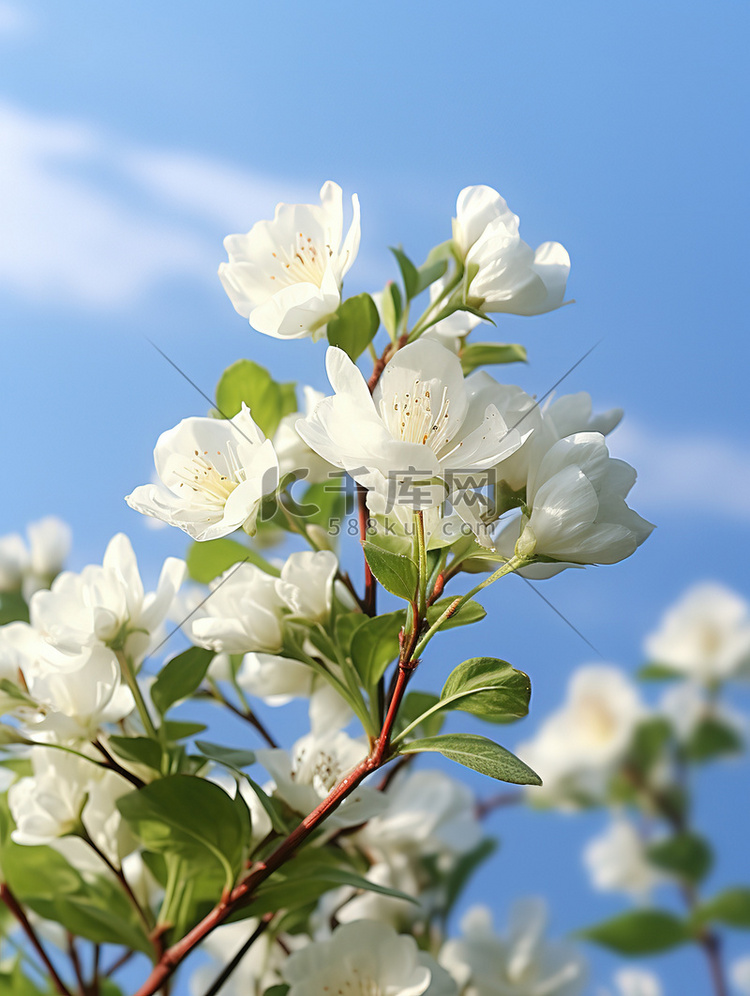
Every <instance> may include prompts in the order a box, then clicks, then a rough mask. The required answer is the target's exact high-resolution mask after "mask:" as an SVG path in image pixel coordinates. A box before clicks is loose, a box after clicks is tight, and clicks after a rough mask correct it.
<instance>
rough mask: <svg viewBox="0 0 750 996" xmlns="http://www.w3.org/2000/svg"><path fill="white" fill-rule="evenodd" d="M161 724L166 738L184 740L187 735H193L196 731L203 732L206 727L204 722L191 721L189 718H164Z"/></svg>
mask: <svg viewBox="0 0 750 996" xmlns="http://www.w3.org/2000/svg"><path fill="white" fill-rule="evenodd" d="M163 726H164V732H165V733H166V736H167V740H185V739H187V737H194V736H195V735H196V733H203V731H204V730H205V729H206V724H205V723H192V722H190V720H180V719H168V720H165V722H164V724H163Z"/></svg>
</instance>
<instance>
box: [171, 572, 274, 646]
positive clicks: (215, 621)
mask: <svg viewBox="0 0 750 996" xmlns="http://www.w3.org/2000/svg"><path fill="white" fill-rule="evenodd" d="M208 587H209V589H210V590H211V594H210V596H209V597H208V598H206V599H205V601H204V602H203V604H202V605H201V606H200V608H199V609H198V610H197V612H195V613H194V614H193V615H192V616H191V617H190V619H188V620H187V621H186V622H185V625H184V627H183V628H184V630H185V633H186V634H187V636H188V637H189V638H190V640H191V641H192V642H193V643H195V644H197V645H198V646H199V647H206V648H207V649H209V650H215V651H217V652H221V653H227V654H244V653H248V652H249V651H256V652H257V651H261V652H266V653H272V654H273V653H276V652H278V651H279V650H280V649H281V645H282V619H281V611H282V608H284V602H283V601H282V599H281V597H280V596H279V594H278V591H277V586H276V578H273V577H271V575H270V574H266V573H265V572H264V571H262V570H260V568H259V567H256V566H255V564H248V563H240V564H236V565H234V566H233V567H230V568H229V570H228V571H225V572H224V574H222V575H221V576H220V577H218V578H215V579H214V580H213V581H211V583H210V584H209V586H208Z"/></svg>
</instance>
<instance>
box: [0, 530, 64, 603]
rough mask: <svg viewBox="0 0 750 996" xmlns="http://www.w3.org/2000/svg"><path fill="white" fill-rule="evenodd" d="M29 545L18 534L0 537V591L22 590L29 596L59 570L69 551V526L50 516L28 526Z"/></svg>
mask: <svg viewBox="0 0 750 996" xmlns="http://www.w3.org/2000/svg"><path fill="white" fill-rule="evenodd" d="M26 534H27V536H28V538H29V543H28V546H27V545H26V543H25V542H24V540H23V537H22V536H20V535H19V534H18V533H9V534H8V535H7V536H0V592H2V591H16V590H19V589H22V590H23V595H24V598H26V599H29V598H31V596H32V595H33V594H34V592H35V591H38V590H39V589H40V588H46V587H48V586H49V584H50V582H51V581H52V580H53V579H54V578H55V577H56V576H57V575H58V574H59V573H60V571H61V570H62V567H63V563H64V562H65V558H66V557H67V556H68V554H69V553H70V547H71V531H70V526H69V525H68V524H67V523H65V522H63V521H62V520H61V519H58V518H56V516H54V515H48V516H47V517H46V518H44V519H39V520H38V521H37V522H30V523H29V525H28V526H27V527H26Z"/></svg>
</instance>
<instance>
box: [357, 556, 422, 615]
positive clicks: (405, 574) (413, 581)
mask: <svg viewBox="0 0 750 996" xmlns="http://www.w3.org/2000/svg"><path fill="white" fill-rule="evenodd" d="M362 549H363V550H364V552H365V557H366V558H367V563H368V564H369V565H370V570H371V571H372V573H373V574H374V575H375V577H376V578H377V579H378V581H379V582H380V584H382V586H383V587H384V588H385V590H386V591H390V593H391V594H392V595H397V596H398V597H399V598H405V599H406V600H407V601H411V600H412V599H413V598H414V597H415V594H416V591H417V585H418V583H419V568H418V567H417V565H416V564H415V563H414V561H413V560H412V559H411V558H410V557H405V556H403V554H400V553H391V551H390V550H385V549H383V547H382V546H377V545H376V544H375V543H368V542H366V541H365V542H364V543H363V544H362Z"/></svg>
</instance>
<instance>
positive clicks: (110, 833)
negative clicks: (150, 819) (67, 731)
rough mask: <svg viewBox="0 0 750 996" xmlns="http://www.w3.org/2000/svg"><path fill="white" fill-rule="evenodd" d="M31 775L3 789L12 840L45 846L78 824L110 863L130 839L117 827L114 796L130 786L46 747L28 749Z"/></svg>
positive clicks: (112, 774) (88, 763) (80, 759)
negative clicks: (6, 795)
mask: <svg viewBox="0 0 750 996" xmlns="http://www.w3.org/2000/svg"><path fill="white" fill-rule="evenodd" d="M29 757H30V760H31V764H32V769H33V772H34V773H33V775H32V776H30V777H27V778H22V779H21V780H20V781H18V782H16V783H15V785H12V786H11V787H10V789H9V790H8V805H9V806H10V811H11V814H12V816H13V819H14V820H15V823H16V829H15V830H14V831H13V833H12V834H11V837H12V839H13V840H14V841H15V843H16V844H28V845H36V844H51V843H53V842H54V841H55V840H56V839H57V838H59V837H64V836H65V835H66V834H69V833H73V832H75V831H76V830H77V829H79V828H80V827H81V826H82V827H83V828H84V830H85V831H86V833H87V834H88V835H89V836H90V837H91V839H92V840H93V842H94V843H95V844H96V846H97V847H98V848H99V849H100V850H101V851H103V852H104V854H106V856H107V857H108V858H109V859H110V861H112V862H113V863H115V864H119V863H120V859H121V857H122V856H123V855H124V854H126V853H128V852H129V851H131V850H132V849H133V848H134V846H135V843H136V842H135V840H134V838H133V837H132V836H131V835H130V833H129V831H128V830H127V828H126V827H125V826H124V825H123V823H122V820H121V817H120V813H119V810H118V809H117V806H116V804H115V803H116V801H117V799H119V798H120V796H122V795H125V794H126V793H127V792H132V790H133V786H132V785H131V784H130V783H129V782H127V781H126V780H125V779H124V778H121V777H120V775H118V774H116V773H115V772H113V771H104V770H103V769H101V768H98V767H97V766H96V765H95V764H93V763H92V762H91V761H88V760H86V759H85V758H83V757H80V756H79V755H77V754H70V753H68V752H66V751H61V750H57V749H55V748H52V747H45V746H39V747H32V748H31V751H30V752H29Z"/></svg>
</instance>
